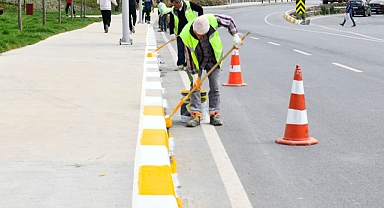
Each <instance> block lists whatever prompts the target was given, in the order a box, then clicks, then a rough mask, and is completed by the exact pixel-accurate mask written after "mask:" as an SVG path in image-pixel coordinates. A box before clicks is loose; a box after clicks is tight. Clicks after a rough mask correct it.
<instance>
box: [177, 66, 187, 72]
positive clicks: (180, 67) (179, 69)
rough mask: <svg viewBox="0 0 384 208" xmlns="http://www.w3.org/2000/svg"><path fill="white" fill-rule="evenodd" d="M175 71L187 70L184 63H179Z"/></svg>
mask: <svg viewBox="0 0 384 208" xmlns="http://www.w3.org/2000/svg"><path fill="white" fill-rule="evenodd" d="M175 71H185V69H184V65H178V66H177V68H176V69H175Z"/></svg>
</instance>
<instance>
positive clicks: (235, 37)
mask: <svg viewBox="0 0 384 208" xmlns="http://www.w3.org/2000/svg"><path fill="white" fill-rule="evenodd" d="M242 45H243V40H242V39H241V38H240V37H239V34H237V33H236V34H234V35H233V46H234V47H235V48H236V49H238V48H240V46H242Z"/></svg>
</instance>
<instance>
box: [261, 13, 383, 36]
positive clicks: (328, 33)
mask: <svg viewBox="0 0 384 208" xmlns="http://www.w3.org/2000/svg"><path fill="white" fill-rule="evenodd" d="M276 14H277V15H281V12H275V13H272V14H269V15H267V16H266V17H265V18H264V22H265V23H267V24H268V25H271V26H274V27H280V28H285V29H289V30H297V31H304V32H310V33H318V34H326V35H333V36H339V37H346V38H352V39H357V40H366V41H371V42H379V43H382V42H384V39H380V38H375V37H370V36H366V35H362V34H359V33H352V32H349V33H350V34H353V35H358V36H362V37H353V36H350V35H343V34H337V33H330V32H321V31H314V30H307V29H301V28H294V27H287V26H281V25H275V24H272V23H270V22H268V18H269V17H270V16H272V15H276ZM338 16H341V15H338ZM327 17H331V16H322V17H321V18H327ZM332 17H334V15H332ZM317 18H320V17H317ZM317 18H312V20H314V19H317ZM292 25H293V24H292ZM311 25H316V24H313V23H311ZM317 26H319V25H317ZM319 27H324V26H319ZM328 29H329V28H328ZM332 30H336V29H332ZM336 31H338V32H341V31H340V30H336Z"/></svg>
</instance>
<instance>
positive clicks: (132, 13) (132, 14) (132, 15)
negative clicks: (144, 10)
mask: <svg viewBox="0 0 384 208" xmlns="http://www.w3.org/2000/svg"><path fill="white" fill-rule="evenodd" d="M138 3H139V0H129V30H131V33H135V26H136V19H137V14H136V7H137V5H138Z"/></svg>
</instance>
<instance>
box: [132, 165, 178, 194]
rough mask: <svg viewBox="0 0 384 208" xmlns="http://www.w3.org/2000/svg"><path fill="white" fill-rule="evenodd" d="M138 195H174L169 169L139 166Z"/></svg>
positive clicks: (166, 167)
mask: <svg viewBox="0 0 384 208" xmlns="http://www.w3.org/2000/svg"><path fill="white" fill-rule="evenodd" d="M139 195H173V196H176V195H175V187H174V186H173V180H172V175H171V168H170V167H169V166H168V165H164V166H141V167H140V169H139Z"/></svg>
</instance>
